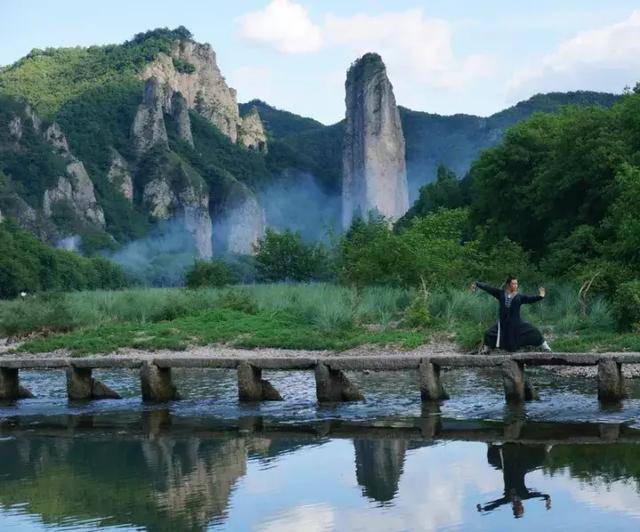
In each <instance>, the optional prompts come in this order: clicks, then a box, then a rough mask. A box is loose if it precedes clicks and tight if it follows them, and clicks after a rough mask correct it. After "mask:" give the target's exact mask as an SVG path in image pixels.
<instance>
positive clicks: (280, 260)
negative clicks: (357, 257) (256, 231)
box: [255, 228, 330, 282]
mask: <svg viewBox="0 0 640 532" xmlns="http://www.w3.org/2000/svg"><path fill="white" fill-rule="evenodd" d="M255 250H256V256H255V262H256V269H257V272H258V278H259V279H260V280H262V281H266V282H277V281H312V280H323V279H326V278H327V277H328V275H329V272H330V268H329V257H328V254H327V251H326V249H325V247H324V246H323V245H322V244H305V243H304V242H303V241H302V237H301V236H300V233H297V232H296V233H294V232H292V231H290V230H289V229H287V230H285V231H283V232H281V233H279V232H277V231H275V230H273V229H271V228H269V229H267V231H266V233H265V235H264V237H262V238H260V239H259V240H258V243H257V245H256V246H255Z"/></svg>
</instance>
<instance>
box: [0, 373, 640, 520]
mask: <svg viewBox="0 0 640 532" xmlns="http://www.w3.org/2000/svg"><path fill="white" fill-rule="evenodd" d="M579 373H580V372H578V373H577V374H571V373H569V372H565V373H563V372H559V371H558V370H557V369H554V370H546V369H536V370H531V371H529V372H528V375H529V376H530V378H531V380H532V381H533V382H534V384H536V386H537V388H538V390H539V392H540V396H541V400H540V401H535V402H532V403H528V404H526V405H525V406H524V407H522V408H513V407H507V406H505V404H504V400H503V397H502V390H501V383H500V375H499V373H498V371H496V370H486V371H484V370H483V371H471V370H452V371H447V372H445V373H444V374H443V376H442V379H443V383H444V385H445V387H446V388H447V390H448V392H449V393H450V395H451V399H450V400H449V401H446V402H444V403H443V404H442V405H441V407H440V408H434V407H429V406H424V405H422V404H421V402H420V397H419V391H418V382H417V377H416V376H415V375H411V374H408V373H407V374H404V373H400V372H393V373H385V372H380V373H370V374H363V373H354V374H353V375H350V376H351V377H352V378H353V380H354V381H356V383H357V384H358V385H359V386H360V388H361V390H362V391H363V393H364V394H365V396H366V397H367V400H366V402H365V403H358V404H342V405H338V406H323V407H321V406H318V405H317V404H316V401H315V388H314V381H313V375H312V373H311V372H269V373H268V375H267V378H268V379H269V380H270V381H271V382H272V383H273V384H274V386H276V388H278V389H279V390H280V391H281V393H282V395H283V396H284V399H285V401H283V402H279V403H263V404H261V405H240V404H239V403H238V402H237V399H236V394H237V389H236V384H235V374H234V373H233V372H231V371H225V370H180V371H177V370H176V371H175V374H174V380H175V383H176V384H177V386H178V389H179V390H180V392H181V394H182V395H183V396H184V399H183V400H182V401H177V402H174V403H171V404H169V405H164V406H163V405H153V406H149V405H143V404H142V403H141V401H140V395H139V383H138V380H137V375H136V373H135V372H133V371H129V370H115V371H95V376H96V378H99V379H100V380H102V381H103V382H105V383H106V384H107V385H109V386H112V387H113V388H115V389H116V390H117V391H118V392H119V393H121V394H122V395H123V397H124V398H123V399H121V400H105V401H94V402H91V403H82V404H70V403H68V401H67V399H66V396H65V382H64V374H63V372H60V371H46V372H45V371H33V372H24V374H21V378H22V383H23V384H24V385H25V386H27V387H28V388H30V389H31V390H32V391H33V392H34V393H35V394H36V396H37V397H36V398H34V399H28V400H22V401H19V402H18V403H15V404H5V405H2V406H1V407H0V530H2V531H4V530H29V531H31V530H95V529H97V528H102V529H112V530H162V531H164V530H167V531H183V530H185V531H188V530H274V531H275V530H277V531H282V530H284V531H287V530H295V531H302V530H304V531H305V532H306V531H314V530H338V531H342V530H367V531H371V530H384V531H395V530H398V531H400V530H516V529H517V530H541V529H545V530H560V529H562V530H567V529H578V528H579V529H581V530H583V531H586V530H600V531H602V530H637V529H638V528H639V527H640V496H639V492H638V486H639V485H640V425H638V424H637V422H638V419H640V400H639V398H640V390H638V389H637V387H636V386H635V385H634V381H632V382H631V384H632V386H631V398H630V399H628V400H626V401H625V402H624V404H623V405H622V406H621V407H618V408H602V407H600V405H599V404H598V402H597V400H596V381H595V378H594V377H593V376H585V375H581V374H579Z"/></svg>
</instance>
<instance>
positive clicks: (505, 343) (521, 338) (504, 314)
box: [471, 276, 551, 351]
mask: <svg viewBox="0 0 640 532" xmlns="http://www.w3.org/2000/svg"><path fill="white" fill-rule="evenodd" d="M476 288H480V289H481V290H484V291H485V292H487V293H488V294H491V295H492V296H493V297H495V298H496V299H497V300H498V301H499V302H500V312H499V315H498V323H496V324H495V325H494V326H493V327H491V328H490V329H489V330H488V331H487V332H486V333H485V335H484V344H485V346H487V347H490V348H494V347H499V348H501V349H505V350H506V351H516V350H517V349H518V348H520V347H523V346H525V345H533V346H541V347H542V349H544V350H545V351H551V348H550V347H549V344H547V342H546V341H545V339H544V338H543V337H542V334H541V333H540V331H539V330H538V329H536V328H535V327H534V326H533V325H531V324H530V323H528V322H526V321H524V320H522V319H521V318H520V306H521V305H524V304H527V303H536V302H538V301H541V300H542V299H544V297H545V295H546V291H545V289H544V288H543V287H540V288H539V289H538V295H537V296H529V295H526V294H520V293H518V279H516V278H515V277H511V276H509V277H508V278H507V281H506V282H505V284H504V290H500V289H499V288H494V287H492V286H489V285H488V284H485V283H481V282H479V281H477V282H475V283H473V284H472V285H471V290H473V291H475V290H476Z"/></svg>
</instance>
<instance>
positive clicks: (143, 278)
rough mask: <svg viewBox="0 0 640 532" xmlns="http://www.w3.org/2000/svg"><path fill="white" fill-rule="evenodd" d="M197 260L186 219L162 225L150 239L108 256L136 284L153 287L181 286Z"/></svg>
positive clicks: (161, 223) (178, 219)
mask: <svg viewBox="0 0 640 532" xmlns="http://www.w3.org/2000/svg"><path fill="white" fill-rule="evenodd" d="M197 257H198V252H197V248H196V244H195V241H194V238H193V236H192V235H191V233H189V231H188V230H187V229H186V226H185V223H184V219H183V218H173V219H171V220H167V221H161V222H159V223H158V225H157V226H156V227H154V228H153V229H152V230H151V231H150V233H149V234H148V235H147V236H145V237H143V238H140V239H138V240H134V241H133V242H130V243H129V244H127V245H126V246H124V247H123V248H121V249H120V250H118V251H117V252H115V253H112V254H110V255H107V258H109V259H110V260H112V261H113V262H115V263H116V264H119V265H120V266H122V269H123V270H124V271H125V273H126V274H127V275H129V276H130V277H131V278H133V279H134V280H135V281H136V282H139V283H142V284H149V285H153V286H178V285H182V284H183V283H184V272H185V269H186V268H188V267H189V266H191V265H192V264H193V262H194V260H195V259H196V258H197Z"/></svg>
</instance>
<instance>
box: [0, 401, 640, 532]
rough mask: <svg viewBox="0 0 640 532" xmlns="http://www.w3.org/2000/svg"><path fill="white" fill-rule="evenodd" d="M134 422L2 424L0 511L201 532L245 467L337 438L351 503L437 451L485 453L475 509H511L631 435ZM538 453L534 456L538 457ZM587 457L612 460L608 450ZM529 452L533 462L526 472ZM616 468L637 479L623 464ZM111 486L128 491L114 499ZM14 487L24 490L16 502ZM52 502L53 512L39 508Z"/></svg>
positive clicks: (564, 429)
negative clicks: (409, 462)
mask: <svg viewBox="0 0 640 532" xmlns="http://www.w3.org/2000/svg"><path fill="white" fill-rule="evenodd" d="M140 416H141V417H137V416H135V417H134V416H125V418H124V419H123V418H122V417H119V416H117V415H112V416H111V417H110V415H105V414H101V415H95V416H69V417H68V418H67V419H66V420H63V419H62V418H57V419H56V418H38V419H29V418H14V419H12V420H9V421H7V422H6V424H4V425H0V434H1V435H11V436H12V438H10V439H4V440H0V454H1V455H2V456H3V460H2V461H0V477H1V478H2V479H3V482H2V483H1V485H0V504H2V505H5V506H6V505H11V504H17V503H24V502H30V503H32V504H33V511H35V512H38V511H47V510H39V509H40V508H45V509H46V508H54V509H55V511H59V512H63V513H65V515H78V516H86V515H90V516H96V517H97V518H99V519H100V518H101V517H102V516H105V515H109V516H112V517H110V518H109V519H108V520H105V521H104V522H101V524H118V523H132V524H136V525H137V524H139V525H141V526H147V527H148V528H149V529H150V530H191V529H193V530H203V529H205V528H206V526H207V524H208V523H210V522H211V521H212V520H216V519H224V517H225V515H226V512H227V507H228V504H229V498H230V497H231V494H232V492H233V490H234V486H236V484H237V481H238V479H240V478H241V477H243V476H244V475H246V472H247V465H246V464H247V460H248V459H249V458H250V457H253V458H254V459H258V460H272V459H273V458H276V457H278V456H280V455H282V454H289V453H291V451H293V450H295V449H298V448H301V447H303V446H305V445H317V444H319V443H320V444H322V443H326V442H328V441H329V439H330V438H346V439H351V440H353V446H354V455H355V456H354V458H355V460H354V462H355V463H354V465H355V470H356V479H357V482H358V484H359V485H360V487H361V489H362V493H363V495H364V496H366V497H367V498H369V499H372V500H375V501H378V502H380V503H383V504H384V503H388V502H389V501H391V500H393V499H394V498H395V496H396V494H397V491H398V486H399V482H400V479H401V477H402V475H403V470H404V468H405V456H406V452H407V451H408V450H410V449H416V448H420V447H424V446H429V445H431V444H432V443H433V442H435V441H442V440H456V441H459V440H465V441H475V442H485V443H487V444H488V448H487V449H488V455H487V458H488V463H489V464H490V465H492V466H493V467H498V465H497V464H498V461H497V459H496V457H495V456H494V454H495V451H496V449H498V448H500V449H501V453H502V454H501V460H500V464H499V466H500V467H498V469H501V470H502V472H503V476H504V480H505V490H504V492H505V497H503V499H504V500H503V499H497V500H496V501H492V502H490V503H487V504H485V505H484V506H482V507H481V509H484V510H488V509H491V508H493V506H495V505H497V504H502V503H504V502H505V501H507V503H513V502H514V500H515V499H514V498H513V497H512V495H511V491H513V490H515V493H516V495H517V497H518V500H519V501H522V500H525V499H526V498H527V497H528V496H529V495H532V494H533V496H537V495H536V493H537V492H530V491H528V490H527V489H526V486H525V485H524V475H525V474H526V473H527V472H528V471H531V470H532V468H534V467H535V468H537V467H542V466H543V465H544V466H545V467H547V466H549V467H555V468H561V467H564V466H566V465H567V462H566V461H567V460H570V459H571V458H570V457H571V456H572V453H569V454H567V453H564V452H563V451H562V449H563V448H564V449H567V448H568V447H567V444H568V445H569V446H571V445H575V444H576V443H577V442H580V443H589V444H591V443H597V444H602V443H610V442H611V441H612V439H616V441H619V442H635V443H636V444H637V443H640V431H638V430H633V429H630V428H628V427H626V426H624V425H623V426H617V425H607V426H604V425H597V424H582V423H580V424H558V423H524V422H522V421H518V418H519V415H518V411H517V410H515V411H512V412H508V419H507V420H505V421H504V422H478V421H462V420H453V419H441V417H440V415H439V413H438V410H437V407H436V408H432V407H426V408H425V410H424V412H423V415H422V416H420V417H416V418H405V419H400V418H393V419H388V420H375V421H358V422H355V421H345V420H325V421H321V422H312V423H307V424H297V425H291V424H289V423H279V422H275V421H270V420H267V419H264V418H259V417H251V418H241V419H238V420H235V421H232V422H229V424H228V425H224V426H222V425H218V426H216V424H215V423H210V422H208V421H206V420H202V419H196V418H185V417H182V416H171V415H170V413H169V411H168V410H164V409H163V410H149V411H144V412H142V413H141V414H140ZM110 419H112V421H110ZM511 419H513V421H512V420H511ZM7 425H9V426H7ZM612 428H615V430H611V429H612ZM75 436H80V437H75ZM550 444H554V446H553V452H551V458H552V459H553V460H551V461H549V460H547V454H548V452H547V451H548V449H549V448H550V447H551V446H550ZM581 447H584V448H587V449H588V448H589V447H590V445H586V446H581ZM623 447H624V446H623ZM540 449H545V452H544V453H543V454H541V453H540V452H539V451H540ZM556 449H557V450H558V453H557V456H556V454H554V452H555V451H556ZM598 449H603V451H602V452H603V453H605V454H606V453H612V452H613V450H612V449H613V447H612V446H604V447H603V446H599V447H598ZM516 451H517V452H516ZM532 453H533V454H535V453H538V454H536V456H538V455H540V456H539V459H536V463H535V464H532V463H531V457H532ZM573 454H575V453H573ZM578 454H579V453H578ZM601 456H602V454H601V453H600V451H599V450H598V452H596V453H593V452H586V453H584V457H582V458H581V460H583V459H594V458H593V457H595V459H597V467H600V468H602V467H605V466H606V464H607V463H609V464H611V467H621V463H622V462H621V460H620V459H616V457H615V456H612V457H611V459H610V460H609V461H604V462H603V460H601V459H600V457H601ZM621 456H623V455H622V454H621ZM628 456H640V454H638V453H636V452H635V445H634V446H633V449H632V450H631V452H629V451H628V450H627V451H626V454H624V457H628ZM543 462H544V463H543ZM605 462H606V463H605ZM632 466H633V467H632ZM61 467H62V468H63V470H62V471H61V469H60V468H61ZM626 467H627V468H628V469H629V470H630V471H631V470H633V471H636V470H637V469H634V467H635V466H634V464H627V466H626ZM61 473H62V474H61ZM37 479H39V480H37ZM25 480H26V482H25ZM123 481H126V484H127V485H128V486H130V488H129V489H126V490H124V491H122V488H121V486H122V485H123ZM21 486H29V490H28V492H27V491H25V490H24V489H21V488H20V487H21ZM121 491H122V493H121ZM24 493H28V497H30V499H29V500H28V501H27V500H20V497H23V498H24V497H27V495H24ZM21 494H22V495H21ZM104 494H109V496H108V497H105V496H104ZM542 495H544V494H542ZM52 497H55V500H56V505H55V506H51V505H47V504H46V502H47V501H49V500H50V499H51V498H52ZM31 498H36V499H37V498H40V500H31ZM85 499H86V500H85ZM516 502H517V501H516ZM514 508H516V507H515V506H514ZM517 508H520V506H517ZM514 511H515V510H514ZM48 517H49V520H55V519H56V518H62V517H64V516H62V515H58V516H55V515H54V516H48Z"/></svg>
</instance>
